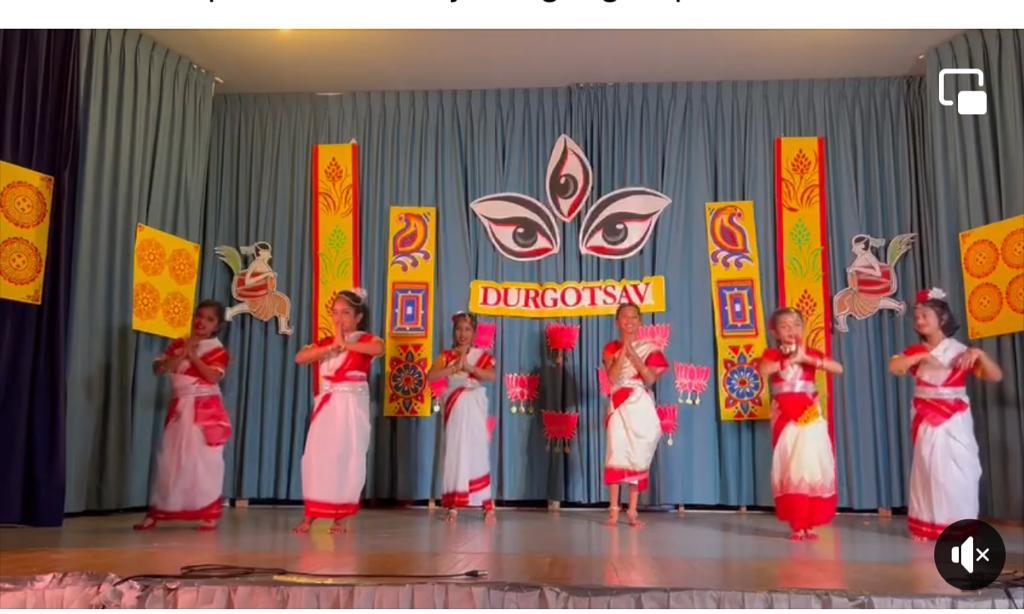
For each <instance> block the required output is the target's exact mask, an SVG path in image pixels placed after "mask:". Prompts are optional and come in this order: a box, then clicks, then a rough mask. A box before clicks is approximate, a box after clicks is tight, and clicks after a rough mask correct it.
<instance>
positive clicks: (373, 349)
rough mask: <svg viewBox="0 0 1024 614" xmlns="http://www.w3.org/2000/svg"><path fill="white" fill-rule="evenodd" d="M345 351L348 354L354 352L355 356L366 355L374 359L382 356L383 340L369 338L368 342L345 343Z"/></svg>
mask: <svg viewBox="0 0 1024 614" xmlns="http://www.w3.org/2000/svg"><path fill="white" fill-rule="evenodd" d="M345 349H346V350H348V351H349V352H356V353H357V354H366V355H367V356H372V357H373V358H376V357H378V356H383V355H384V340H383V339H381V338H380V337H373V336H371V337H370V340H369V341H359V342H356V343H346V344H345Z"/></svg>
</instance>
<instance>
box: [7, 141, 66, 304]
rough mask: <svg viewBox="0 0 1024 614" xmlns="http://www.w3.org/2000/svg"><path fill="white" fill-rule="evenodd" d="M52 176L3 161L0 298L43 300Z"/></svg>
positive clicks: (51, 199) (20, 300) (35, 301)
mask: <svg viewBox="0 0 1024 614" xmlns="http://www.w3.org/2000/svg"><path fill="white" fill-rule="evenodd" d="M52 204H53V177H50V176H49V175H44V174H42V173H38V172H36V171H34V170H31V169H28V168H24V167H21V166H18V165H16V164H11V163H9V162H3V161H0V281H2V282H3V283H0V298H4V299H8V300H11V301H18V302H21V303H31V304H33V305H39V304H41V303H42V302H43V277H44V274H45V272H46V248H47V245H48V244H49V240H50V218H51V213H52Z"/></svg>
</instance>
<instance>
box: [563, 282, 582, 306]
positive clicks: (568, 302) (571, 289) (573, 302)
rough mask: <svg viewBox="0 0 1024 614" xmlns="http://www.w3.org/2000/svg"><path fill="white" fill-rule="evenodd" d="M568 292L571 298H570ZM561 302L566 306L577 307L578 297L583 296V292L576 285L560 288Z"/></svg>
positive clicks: (578, 303)
mask: <svg viewBox="0 0 1024 614" xmlns="http://www.w3.org/2000/svg"><path fill="white" fill-rule="evenodd" d="M570 293H571V296H572V298H570ZM561 298H562V304H563V305H564V306H566V307H579V305H580V299H581V298H583V294H582V293H581V292H580V289H579V288H577V287H576V286H566V287H565V288H564V289H563V290H562V296H561Z"/></svg>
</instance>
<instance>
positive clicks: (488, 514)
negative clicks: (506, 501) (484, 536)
mask: <svg viewBox="0 0 1024 614" xmlns="http://www.w3.org/2000/svg"><path fill="white" fill-rule="evenodd" d="M484 522H486V523H488V524H493V523H495V522H498V511H497V510H495V509H494V508H493V507H491V508H488V509H485V510H484Z"/></svg>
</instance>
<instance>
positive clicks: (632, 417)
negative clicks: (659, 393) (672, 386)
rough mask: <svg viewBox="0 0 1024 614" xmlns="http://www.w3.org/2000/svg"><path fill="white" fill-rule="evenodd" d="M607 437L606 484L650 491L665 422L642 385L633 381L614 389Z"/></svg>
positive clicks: (607, 425) (607, 420) (607, 419)
mask: <svg viewBox="0 0 1024 614" xmlns="http://www.w3.org/2000/svg"><path fill="white" fill-rule="evenodd" d="M605 434H606V437H607V443H608V451H607V454H606V455H605V468H604V483H605V484H606V485H609V486H610V485H613V484H635V485H636V486H637V488H638V489H639V490H640V491H644V490H647V484H648V480H649V475H650V468H651V460H652V459H653V458H654V452H655V450H657V449H658V441H659V440H660V439H661V421H660V420H659V419H658V411H657V409H655V406H654V400H653V399H652V398H651V395H650V393H649V392H648V391H647V389H646V388H645V387H644V386H643V384H642V383H639V382H636V381H629V382H627V383H624V384H621V385H619V386H618V387H616V388H613V390H612V394H611V403H610V404H609V411H608V417H607V418H606V419H605Z"/></svg>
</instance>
